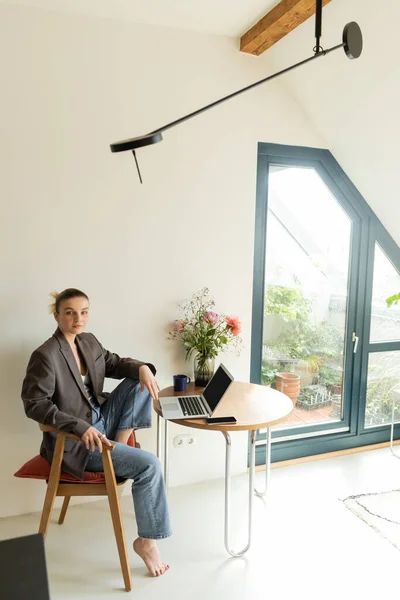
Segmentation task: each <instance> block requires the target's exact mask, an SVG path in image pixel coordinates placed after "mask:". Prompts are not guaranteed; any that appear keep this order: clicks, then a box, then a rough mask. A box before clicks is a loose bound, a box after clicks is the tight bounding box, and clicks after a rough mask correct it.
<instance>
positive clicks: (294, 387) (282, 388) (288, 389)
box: [275, 373, 300, 405]
mask: <svg viewBox="0 0 400 600" xmlns="http://www.w3.org/2000/svg"><path fill="white" fill-rule="evenodd" d="M275 387H276V389H277V390H278V392H282V393H283V394H285V395H286V396H288V397H289V398H290V399H291V401H292V402H293V405H295V404H296V400H297V398H298V396H299V393H300V376H299V375H297V374H296V373H279V375H277V376H276V379H275Z"/></svg>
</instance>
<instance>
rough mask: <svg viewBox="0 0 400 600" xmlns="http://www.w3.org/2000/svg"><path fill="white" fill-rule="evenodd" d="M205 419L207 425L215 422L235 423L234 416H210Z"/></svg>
mask: <svg viewBox="0 0 400 600" xmlns="http://www.w3.org/2000/svg"><path fill="white" fill-rule="evenodd" d="M206 421H207V423H208V424H209V425H216V424H217V423H220V424H224V423H236V419H235V417H210V418H209V419H206Z"/></svg>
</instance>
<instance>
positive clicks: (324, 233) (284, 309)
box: [261, 165, 353, 433]
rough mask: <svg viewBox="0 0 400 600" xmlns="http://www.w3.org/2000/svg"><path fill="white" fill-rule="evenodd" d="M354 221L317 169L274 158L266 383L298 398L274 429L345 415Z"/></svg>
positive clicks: (321, 423)
mask: <svg viewBox="0 0 400 600" xmlns="http://www.w3.org/2000/svg"><path fill="white" fill-rule="evenodd" d="M352 225H353V223H352V219H351V218H350V216H349V215H348V214H347V213H346V212H345V210H344V209H343V207H342V206H341V204H340V203H339V202H338V200H337V199H336V198H335V196H334V195H333V193H332V192H331V191H330V189H329V188H328V187H327V185H326V184H325V183H324V181H323V180H322V179H321V177H320V176H319V174H318V172H317V171H316V170H315V169H313V168H301V167H287V166H285V167H281V166H278V165H271V166H270V168H269V182H268V215H267V235H266V249H265V257H266V260H265V288H264V289H265V293H264V323H263V351H262V371H261V383H262V384H264V385H271V384H273V385H274V387H275V388H276V389H278V390H280V391H283V392H285V393H288V394H289V395H290V397H291V399H292V401H293V404H294V409H293V412H292V413H291V414H290V415H289V417H288V418H287V419H286V420H285V421H284V422H282V423H280V424H278V425H276V426H275V428H274V429H279V430H282V429H284V430H287V429H290V430H293V431H294V430H296V429H298V428H301V429H302V431H303V433H306V429H308V430H309V429H310V428H312V429H315V427H314V426H315V425H318V429H319V430H321V429H322V428H328V429H330V428H331V427H327V426H328V425H329V426H331V425H332V424H333V423H335V424H338V423H343V421H344V413H345V411H344V396H343V381H344V377H345V367H346V360H345V359H346V352H345V346H346V344H345V341H346V340H347V337H348V328H347V321H348V318H347V316H348V296H349V269H350V254H351V241H352V234H353V227H352ZM350 366H351V365H350ZM288 390H290V391H288Z"/></svg>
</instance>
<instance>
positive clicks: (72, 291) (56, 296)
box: [49, 288, 89, 315]
mask: <svg viewBox="0 0 400 600" xmlns="http://www.w3.org/2000/svg"><path fill="white" fill-rule="evenodd" d="M50 298H51V299H52V301H51V303H50V304H49V312H50V314H51V315H53V314H54V313H58V312H59V308H60V303H61V302H62V301H63V300H69V299H70V298H86V300H87V301H88V302H89V297H88V296H87V295H86V294H85V292H82V291H81V290H78V289H76V288H67V289H66V290H63V291H62V292H60V293H59V292H56V291H53V292H51V294H50Z"/></svg>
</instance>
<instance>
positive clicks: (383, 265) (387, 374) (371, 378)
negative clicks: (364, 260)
mask: <svg viewBox="0 0 400 600" xmlns="http://www.w3.org/2000/svg"><path fill="white" fill-rule="evenodd" d="M399 291H400V275H399V272H398V271H397V269H396V268H395V267H394V265H393V264H392V262H391V261H390V259H389V258H388V256H387V255H386V254H385V252H384V250H383V249H382V248H381V246H380V245H379V244H378V243H377V242H375V244H374V269H373V280H372V301H371V316H370V333H369V344H368V356H367V383H366V392H365V404H363V406H362V408H363V411H362V412H361V420H362V425H363V428H364V430H371V429H374V428H375V429H376V428H379V427H382V426H385V425H386V426H387V425H388V424H389V423H391V421H392V406H393V400H395V403H394V420H395V421H399V420H400V305H396V304H393V305H392V306H391V307H390V308H388V306H387V304H386V298H388V297H390V296H392V295H393V294H395V293H398V292H399Z"/></svg>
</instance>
